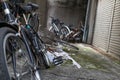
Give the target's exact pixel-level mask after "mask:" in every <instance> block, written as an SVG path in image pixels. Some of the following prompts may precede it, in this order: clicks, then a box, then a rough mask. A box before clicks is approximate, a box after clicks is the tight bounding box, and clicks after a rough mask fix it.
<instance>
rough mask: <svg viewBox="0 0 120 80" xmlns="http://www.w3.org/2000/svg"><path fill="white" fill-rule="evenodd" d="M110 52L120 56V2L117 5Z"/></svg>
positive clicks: (118, 0)
mask: <svg viewBox="0 0 120 80" xmlns="http://www.w3.org/2000/svg"><path fill="white" fill-rule="evenodd" d="M109 52H110V53H114V54H117V55H119V56H120V0H116V4H115V9H114V16H113V22H112V28H111V37H110V45H109Z"/></svg>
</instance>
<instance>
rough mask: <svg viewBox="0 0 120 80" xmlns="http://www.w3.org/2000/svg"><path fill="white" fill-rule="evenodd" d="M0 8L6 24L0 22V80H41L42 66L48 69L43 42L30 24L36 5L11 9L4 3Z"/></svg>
mask: <svg viewBox="0 0 120 80" xmlns="http://www.w3.org/2000/svg"><path fill="white" fill-rule="evenodd" d="M0 4H1V8H2V11H3V13H4V16H5V17H4V18H5V22H0V50H1V51H0V68H1V69H0V78H1V79H0V80H25V79H27V80H41V76H40V70H41V66H45V67H49V60H48V58H47V56H46V55H45V53H46V49H45V45H44V43H43V41H42V40H41V38H40V37H39V36H38V35H37V33H36V32H35V30H34V28H33V27H32V26H31V25H30V24H29V20H30V16H31V13H32V12H33V11H36V10H37V9H38V5H36V4H33V3H29V4H27V5H21V4H16V3H14V4H13V5H12V7H11V6H10V5H9V4H8V1H6V0H0ZM14 11H15V13H14ZM27 15H28V18H27V17H26V16H27ZM21 19H24V20H25V25H24V24H23V22H22V20H21ZM26 75H27V76H26Z"/></svg>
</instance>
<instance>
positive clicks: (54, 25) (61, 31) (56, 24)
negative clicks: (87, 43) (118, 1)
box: [49, 17, 71, 39]
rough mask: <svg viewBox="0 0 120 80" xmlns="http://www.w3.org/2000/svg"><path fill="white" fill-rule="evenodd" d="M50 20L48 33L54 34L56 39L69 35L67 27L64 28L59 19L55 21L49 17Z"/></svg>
mask: <svg viewBox="0 0 120 80" xmlns="http://www.w3.org/2000/svg"><path fill="white" fill-rule="evenodd" d="M50 18H51V19H52V20H51V26H50V28H49V31H51V32H54V33H55V35H56V36H57V37H59V38H61V39H62V38H63V37H64V36H66V35H68V34H70V33H71V31H70V29H69V27H68V26H66V25H65V24H64V23H63V22H61V21H60V20H59V19H55V18H54V17H50Z"/></svg>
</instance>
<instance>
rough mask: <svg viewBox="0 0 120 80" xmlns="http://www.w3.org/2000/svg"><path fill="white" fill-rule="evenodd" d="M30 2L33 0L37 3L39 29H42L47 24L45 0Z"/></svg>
mask: <svg viewBox="0 0 120 80" xmlns="http://www.w3.org/2000/svg"><path fill="white" fill-rule="evenodd" d="M31 1H32V2H35V3H36V4H38V5H39V10H38V12H39V14H40V15H39V16H40V24H41V27H40V28H39V29H44V28H46V24H47V11H48V8H47V5H48V3H47V0H31Z"/></svg>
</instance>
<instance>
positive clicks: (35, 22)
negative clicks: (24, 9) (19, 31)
mask: <svg viewBox="0 0 120 80" xmlns="http://www.w3.org/2000/svg"><path fill="white" fill-rule="evenodd" d="M28 24H30V26H31V27H32V28H33V29H34V31H35V32H38V29H39V26H40V22H39V17H38V14H37V13H36V14H34V15H31V17H30V19H29V21H28Z"/></svg>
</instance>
